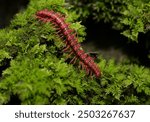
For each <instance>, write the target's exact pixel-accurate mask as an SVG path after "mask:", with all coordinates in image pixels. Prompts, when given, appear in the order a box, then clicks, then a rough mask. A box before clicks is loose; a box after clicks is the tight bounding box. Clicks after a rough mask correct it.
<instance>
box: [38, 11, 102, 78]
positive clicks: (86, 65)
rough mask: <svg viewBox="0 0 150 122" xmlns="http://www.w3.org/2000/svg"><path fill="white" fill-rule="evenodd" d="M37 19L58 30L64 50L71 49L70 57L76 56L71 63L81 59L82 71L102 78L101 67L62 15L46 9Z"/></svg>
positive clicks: (39, 12)
mask: <svg viewBox="0 0 150 122" xmlns="http://www.w3.org/2000/svg"><path fill="white" fill-rule="evenodd" d="M36 17H37V18H38V19H39V20H41V21H43V22H51V23H52V24H53V25H54V27H55V28H57V30H58V35H60V36H61V37H63V39H65V43H66V48H65V49H64V50H69V49H71V52H70V55H72V54H74V55H75V57H74V58H73V59H72V60H71V63H73V62H74V63H75V62H76V60H77V59H79V66H81V67H82V69H85V70H86V72H87V74H90V75H92V74H95V76H96V77H97V78H98V77H100V76H101V71H100V69H99V67H98V66H97V64H96V63H95V62H94V60H93V58H92V57H90V56H89V55H88V54H86V53H85V52H84V51H83V50H82V48H81V45H80V44H79V43H78V39H77V37H76V36H75V33H74V30H72V29H71V28H70V27H69V24H67V23H66V22H65V18H64V17H62V15H61V14H60V13H58V12H54V11H52V10H51V11H48V10H47V9H45V10H41V11H38V12H37V13H36Z"/></svg>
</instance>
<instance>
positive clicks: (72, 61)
mask: <svg viewBox="0 0 150 122" xmlns="http://www.w3.org/2000/svg"><path fill="white" fill-rule="evenodd" d="M76 61H77V57H76V56H75V57H74V58H73V59H72V60H71V61H70V64H75V63H76Z"/></svg>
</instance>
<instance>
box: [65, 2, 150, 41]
mask: <svg viewBox="0 0 150 122" xmlns="http://www.w3.org/2000/svg"><path fill="white" fill-rule="evenodd" d="M67 2H68V3H70V4H71V5H72V10H73V11H76V12H77V13H78V14H79V15H80V18H81V19H82V20H85V19H86V18H88V17H89V16H92V17H93V19H95V20H96V21H98V22H99V21H100V20H103V21H104V22H112V23H113V28H115V29H119V30H122V31H123V32H122V34H123V35H124V36H126V37H128V38H129V39H131V40H132V41H137V39H138V33H139V32H143V33H146V32H147V31H148V30H150V28H149V26H150V1H149V0H82V1H81V0H67Z"/></svg>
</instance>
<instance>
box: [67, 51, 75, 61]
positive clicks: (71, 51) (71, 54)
mask: <svg viewBox="0 0 150 122" xmlns="http://www.w3.org/2000/svg"><path fill="white" fill-rule="evenodd" d="M72 54H73V51H71V52H70V54H69V55H68V56H67V57H66V58H67V59H68V58H69V57H70V56H71V55H72Z"/></svg>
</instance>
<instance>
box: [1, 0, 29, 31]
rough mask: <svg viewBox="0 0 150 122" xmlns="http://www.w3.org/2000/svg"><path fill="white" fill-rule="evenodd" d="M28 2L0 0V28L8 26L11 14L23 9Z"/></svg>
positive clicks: (22, 0) (23, 0)
mask: <svg viewBox="0 0 150 122" xmlns="http://www.w3.org/2000/svg"><path fill="white" fill-rule="evenodd" d="M28 2H29V1H28V0H0V28H4V27H6V26H8V25H9V23H10V20H11V19H12V18H13V16H14V15H15V14H16V13H17V12H18V11H19V10H21V9H24V8H25V7H26V6H27V4H28Z"/></svg>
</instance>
